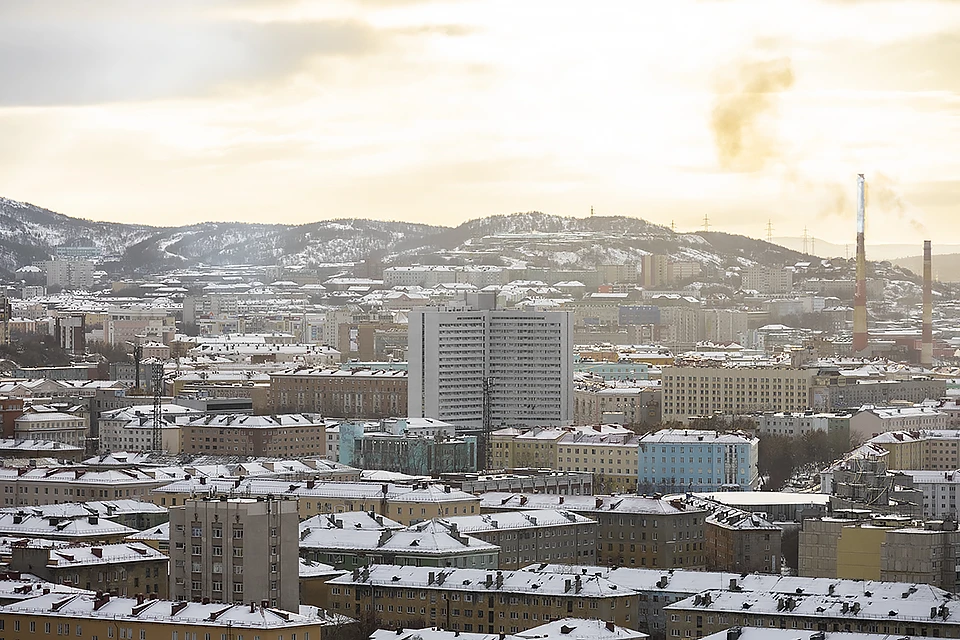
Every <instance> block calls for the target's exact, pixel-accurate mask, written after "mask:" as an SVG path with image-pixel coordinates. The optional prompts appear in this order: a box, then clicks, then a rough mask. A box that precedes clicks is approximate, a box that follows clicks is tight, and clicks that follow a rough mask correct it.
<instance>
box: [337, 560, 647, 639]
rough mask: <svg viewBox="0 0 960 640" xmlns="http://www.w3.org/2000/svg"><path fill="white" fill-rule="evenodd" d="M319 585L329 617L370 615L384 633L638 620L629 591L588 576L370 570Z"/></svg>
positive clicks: (517, 628) (630, 625) (491, 630)
mask: <svg viewBox="0 0 960 640" xmlns="http://www.w3.org/2000/svg"><path fill="white" fill-rule="evenodd" d="M327 586H328V588H329V589H330V600H331V601H332V603H333V613H339V614H343V615H347V616H351V617H357V616H360V615H362V614H363V613H364V612H365V611H368V610H369V611H374V612H376V615H377V617H379V618H380V624H381V625H382V626H384V627H389V628H403V627H408V628H409V627H425V626H435V627H444V628H446V629H453V630H454V631H464V632H474V631H479V632H485V633H498V632H499V633H516V632H518V631H523V630H526V629H530V628H532V627H536V626H539V625H540V624H542V623H544V622H550V621H552V620H556V619H560V618H565V617H568V616H571V615H583V616H590V617H594V618H599V619H601V620H606V621H609V622H613V623H614V624H617V625H621V626H624V627H627V628H631V629H635V628H636V625H637V622H638V621H637V619H636V605H637V593H636V592H634V591H633V590H631V589H627V588H623V587H618V586H617V585H614V584H612V583H611V582H610V581H609V580H606V579H605V578H602V577H597V576H593V575H581V574H575V575H563V574H548V573H542V574H538V573H532V572H526V571H492V570H485V569H444V570H437V569H432V568H429V567H394V566H389V565H373V566H370V567H364V568H363V569H356V570H354V571H353V573H351V574H347V575H344V576H342V577H340V578H335V579H333V580H330V581H328V582H327ZM367 607H369V609H368V608H367Z"/></svg>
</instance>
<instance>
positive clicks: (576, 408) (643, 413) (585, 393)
mask: <svg viewBox="0 0 960 640" xmlns="http://www.w3.org/2000/svg"><path fill="white" fill-rule="evenodd" d="M660 398H661V395H660V387H659V385H658V384H656V383H648V384H639V383H637V384H606V383H605V384H596V383H589V382H577V383H574V389H573V423H574V424H601V423H604V422H619V423H621V424H625V425H630V426H634V427H650V426H653V425H657V424H660V421H661V419H660V418H661V416H660Z"/></svg>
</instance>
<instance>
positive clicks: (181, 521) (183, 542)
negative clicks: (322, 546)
mask: <svg viewBox="0 0 960 640" xmlns="http://www.w3.org/2000/svg"><path fill="white" fill-rule="evenodd" d="M298 524H299V519H298V517H297V503H296V502H295V501H293V500H277V499H273V498H265V499H250V498H224V499H204V500H188V501H187V502H186V504H185V505H184V506H182V507H176V508H173V509H171V510H170V561H171V567H170V593H171V595H172V597H173V598H174V599H177V600H187V601H190V600H195V599H198V598H208V599H209V600H211V601H213V602H236V603H243V602H268V603H269V605H270V606H272V607H280V608H281V609H285V610H287V611H297V610H298V608H299V606H300V596H299V582H298V581H299V559H298V558H299V556H298V549H297V540H298V535H299V529H298Z"/></svg>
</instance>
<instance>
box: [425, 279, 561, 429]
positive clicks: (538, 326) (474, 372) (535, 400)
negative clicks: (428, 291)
mask: <svg viewBox="0 0 960 640" xmlns="http://www.w3.org/2000/svg"><path fill="white" fill-rule="evenodd" d="M409 323H410V325H409V326H410V329H409V345H410V351H409V353H410V355H409V382H408V414H409V415H410V416H411V417H422V418H436V419H439V420H444V421H446V422H449V423H451V424H453V425H455V426H456V427H457V429H459V430H464V429H480V428H482V426H483V423H484V400H485V399H486V404H487V408H488V410H489V418H490V423H491V425H492V426H493V427H495V428H500V427H507V426H526V427H533V426H560V425H566V424H570V423H571V422H572V420H573V364H572V360H573V316H572V314H570V313H568V312H564V311H549V312H531V311H518V310H499V309H496V302H495V298H494V296H493V294H468V295H467V304H463V303H459V304H457V305H450V306H446V307H439V308H425V307H420V308H416V309H414V310H413V311H411V313H410V316H409Z"/></svg>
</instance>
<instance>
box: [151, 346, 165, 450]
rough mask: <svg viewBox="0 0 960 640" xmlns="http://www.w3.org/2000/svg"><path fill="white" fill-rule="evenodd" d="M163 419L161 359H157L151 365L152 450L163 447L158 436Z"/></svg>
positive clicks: (161, 440)
mask: <svg viewBox="0 0 960 640" xmlns="http://www.w3.org/2000/svg"><path fill="white" fill-rule="evenodd" d="M162 419H163V361H162V360H159V359H158V360H157V361H156V362H155V363H154V365H153V450H154V451H160V450H161V449H162V448H163V439H162V438H161V437H160V433H161V429H160V425H161V424H162Z"/></svg>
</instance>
